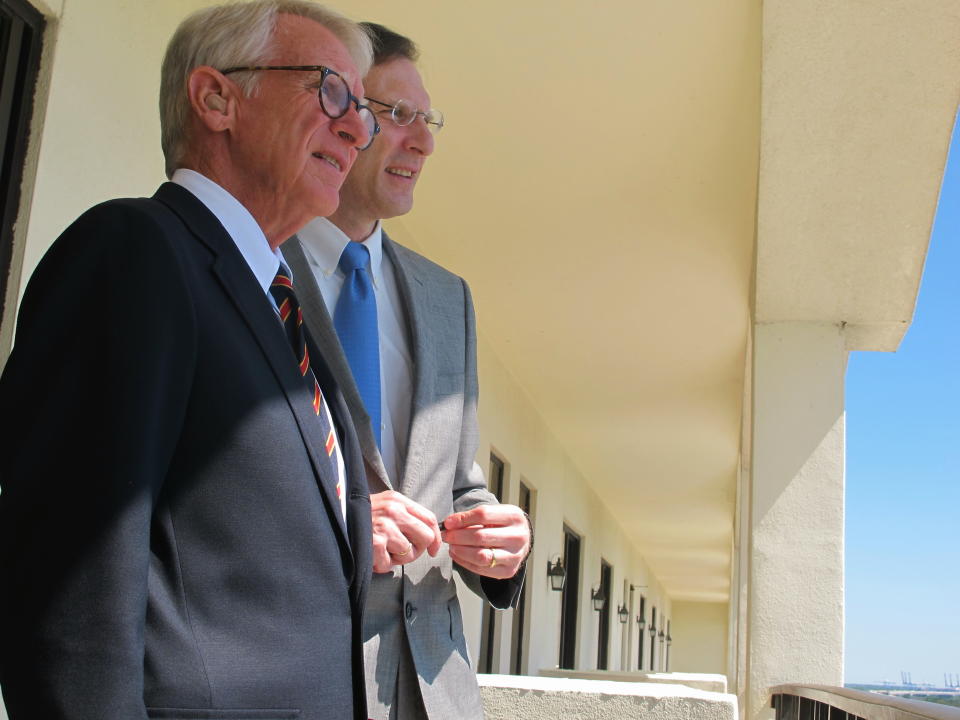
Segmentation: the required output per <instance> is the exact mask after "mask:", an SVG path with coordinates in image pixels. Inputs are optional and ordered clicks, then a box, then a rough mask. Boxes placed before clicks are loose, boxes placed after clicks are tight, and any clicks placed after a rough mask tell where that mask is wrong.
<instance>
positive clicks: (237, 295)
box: [154, 183, 351, 559]
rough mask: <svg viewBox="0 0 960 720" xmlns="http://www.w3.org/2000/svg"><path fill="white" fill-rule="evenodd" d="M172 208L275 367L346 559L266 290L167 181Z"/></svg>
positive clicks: (342, 529) (332, 498) (329, 482)
mask: <svg viewBox="0 0 960 720" xmlns="http://www.w3.org/2000/svg"><path fill="white" fill-rule="evenodd" d="M154 198H155V199H157V200H159V201H161V202H163V203H164V204H165V205H167V206H168V207H170V208H171V210H173V212H175V213H176V214H177V215H178V216H179V217H180V218H181V220H183V222H184V224H185V225H186V226H187V227H188V228H189V229H190V230H191V232H193V233H194V235H195V236H196V237H197V238H198V239H199V240H200V241H201V242H203V243H204V244H205V245H207V247H209V248H210V249H211V251H212V252H213V253H214V255H215V258H216V259H215V260H214V262H213V267H212V272H213V274H214V276H215V277H216V278H217V280H218V281H219V283H220V285H221V286H222V287H223V290H224V292H225V293H226V294H227V296H228V297H229V298H230V300H231V301H232V302H233V304H234V305H235V306H236V307H237V311H238V312H239V314H240V317H241V318H243V320H244V322H245V323H246V324H247V325H248V327H249V328H250V330H251V333H252V334H253V337H254V338H255V340H256V342H257V344H258V345H259V347H260V349H261V351H262V352H263V354H264V356H265V357H266V359H267V362H268V363H269V364H270V367H271V368H272V369H273V373H274V375H275V377H276V379H277V382H278V383H279V385H280V387H281V389H282V390H283V394H284V396H285V397H286V399H287V402H288V404H289V405H290V409H291V410H292V411H293V415H294V418H295V420H296V423H297V426H298V428H299V429H300V434H301V437H302V439H303V442H304V445H305V446H306V449H307V453H308V455H309V457H310V462H311V464H312V465H313V471H314V474H315V475H316V477H317V484H318V486H319V488H320V492H321V494H322V496H323V497H324V500H325V504H326V506H327V511H328V512H329V514H330V515H331V517H332V518H334V525H335V526H336V527H337V529H338V531H337V534H338V537H339V540H340V541H341V543H342V545H343V548H344V549H345V550H346V552H345V553H344V556H345V557H346V558H348V559H349V558H350V557H351V552H350V544H349V541H348V539H347V531H346V526H345V524H344V519H343V514H342V513H341V511H340V501H339V499H338V498H337V495H336V484H337V480H336V478H330V477H326V476H325V471H322V470H321V467H322V466H321V464H320V462H319V457H318V456H317V452H318V449H319V448H321V447H323V444H324V443H323V439H322V438H321V434H320V424H319V423H318V422H317V417H316V414H315V413H314V412H313V403H312V398H311V397H310V393H308V392H307V390H306V388H305V386H304V382H303V378H302V377H301V375H300V372H299V370H298V369H297V366H296V363H295V362H293V360H292V356H291V352H290V346H289V344H288V342H287V339H286V337H285V336H284V334H283V330H282V328H281V326H280V324H279V321H278V319H277V314H276V311H275V310H274V309H273V308H272V307H271V305H270V302H269V301H268V300H267V299H266V298H265V297H264V292H263V288H261V287H260V284H259V283H258V282H257V280H256V278H255V277H254V276H253V273H252V272H251V270H250V267H249V266H248V265H247V263H246V261H245V260H244V259H243V255H241V254H240V251H239V250H238V249H237V246H236V244H235V243H234V242H233V240H232V239H231V238H230V236H229V235H228V234H227V232H226V230H224V229H223V226H222V225H221V224H220V222H219V221H218V220H217V219H216V217H215V216H214V215H213V214H212V213H211V212H210V211H209V210H207V208H206V207H205V206H204V205H203V203H201V202H200V201H199V200H197V199H196V198H195V197H194V196H193V195H192V194H191V193H190V192H189V191H187V190H185V189H183V188H181V187H180V186H178V185H175V184H173V183H164V184H163V185H162V186H161V187H160V189H159V190H158V191H157V193H156V195H155V196H154Z"/></svg>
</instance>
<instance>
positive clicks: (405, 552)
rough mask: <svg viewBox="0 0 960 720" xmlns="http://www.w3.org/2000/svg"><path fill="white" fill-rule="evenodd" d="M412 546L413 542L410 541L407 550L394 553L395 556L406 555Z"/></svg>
mask: <svg viewBox="0 0 960 720" xmlns="http://www.w3.org/2000/svg"><path fill="white" fill-rule="evenodd" d="M412 547H413V543H410V544H409V545H407V549H406V550H404V551H403V552H402V553H394V554H393V556H394V557H403V556H404V555H406V554H407V553H409V552H410V548H412Z"/></svg>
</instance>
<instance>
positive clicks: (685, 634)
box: [670, 602, 729, 675]
mask: <svg viewBox="0 0 960 720" xmlns="http://www.w3.org/2000/svg"><path fill="white" fill-rule="evenodd" d="M728 615H729V610H728V607H727V603H694V602H674V603H673V632H672V633H671V636H672V637H673V646H672V647H671V648H670V670H671V671H674V672H681V673H684V672H686V673H719V674H721V675H726V673H727V620H728Z"/></svg>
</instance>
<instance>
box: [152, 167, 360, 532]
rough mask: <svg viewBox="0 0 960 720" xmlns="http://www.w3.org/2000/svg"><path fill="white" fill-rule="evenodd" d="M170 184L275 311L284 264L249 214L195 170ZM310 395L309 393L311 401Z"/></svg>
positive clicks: (340, 478)
mask: <svg viewBox="0 0 960 720" xmlns="http://www.w3.org/2000/svg"><path fill="white" fill-rule="evenodd" d="M170 182H173V183H176V184H177V185H179V186H180V187H182V188H184V189H186V190H188V191H189V192H190V193H191V194H192V195H194V196H195V197H196V198H197V200H199V201H200V202H202V203H203V204H204V206H205V207H206V208H207V210H209V211H210V212H212V213H213V214H214V216H215V217H216V218H217V220H219V221H220V224H221V225H223V229H224V230H226V231H227V235H229V236H230V239H231V240H233V242H234V243H236V246H237V250H239V251H240V254H241V255H242V256H243V259H244V260H245V261H246V263H247V265H248V266H249V267H250V270H251V271H252V272H253V275H254V277H255V278H256V279H257V282H258V283H260V287H262V288H263V292H264V293H265V294H266V296H267V299H268V300H269V301H270V304H271V305H273V309H274V310H276V309H277V304H276V302H274V300H273V296H272V295H271V294H270V285H271V284H272V283H273V279H274V278H275V277H276V276H277V270H278V269H279V268H280V264H281V263H283V255H281V254H280V251H279V250H274V249H273V248H271V247H270V243H268V242H267V236H266V235H264V234H263V229H262V228H261V227H260V225H259V224H258V223H257V221H256V220H255V219H254V217H253V215H251V214H250V211H249V210H247V209H246V208H245V207H244V206H243V205H242V204H241V203H240V202H239V201H238V200H237V199H236V198H235V197H234V196H233V195H231V194H230V193H229V192H227V191H226V190H224V189H223V188H222V187H220V186H219V185H217V183H215V182H214V181H213V180H210V179H209V178H207V177H205V176H203V175H201V174H200V173H198V172H196V171H194V170H187V169H185V168H179V169H178V170H176V171H175V172H174V173H173V177H171V178H170ZM283 266H284V267H285V268H286V263H283ZM286 269H287V272H288V273H290V277H291V279H292V278H293V273H292V272H290V268H286ZM312 395H313V393H312V392H311V397H312ZM323 411H324V412H325V413H326V414H327V422H328V423H330V427H334V425H333V417H332V416H331V415H330V408H328V407H327V403H326V402H324V403H323ZM333 437H334V444H335V445H336V447H337V452H336V458H337V482H338V483H339V487H340V488H341V492H340V512H341V513H343V519H344V522H346V519H347V497H346V495H347V493H346V492H345V491H343V488H345V487H346V477H347V475H346V470H345V468H344V465H343V453H342V452H341V450H340V441H339V439H338V438H337V434H336V433H334V434H333Z"/></svg>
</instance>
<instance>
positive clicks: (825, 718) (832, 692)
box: [770, 685, 960, 720]
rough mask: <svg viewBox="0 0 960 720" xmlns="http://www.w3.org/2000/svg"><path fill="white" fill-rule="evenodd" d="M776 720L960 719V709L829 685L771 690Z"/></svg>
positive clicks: (785, 687)
mask: <svg viewBox="0 0 960 720" xmlns="http://www.w3.org/2000/svg"><path fill="white" fill-rule="evenodd" d="M770 693H771V695H772V697H771V706H772V707H773V708H774V710H775V711H776V720H960V708H955V707H950V706H949V705H939V704H937V703H932V702H924V701H922V700H906V699H903V698H897V697H891V696H889V695H881V694H878V693H869V692H862V691H860V690H847V689H846V688H839V687H830V686H828V685H778V686H777V687H774V688H772V689H771V690H770Z"/></svg>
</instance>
